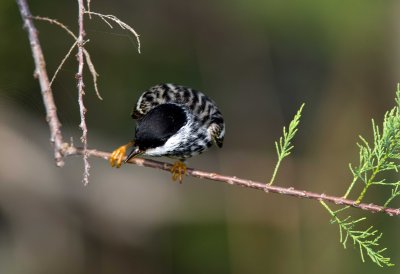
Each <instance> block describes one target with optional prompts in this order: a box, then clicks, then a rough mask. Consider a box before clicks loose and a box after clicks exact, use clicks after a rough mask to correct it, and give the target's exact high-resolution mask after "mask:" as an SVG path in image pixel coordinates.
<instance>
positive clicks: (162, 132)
mask: <svg viewBox="0 0 400 274" xmlns="http://www.w3.org/2000/svg"><path fill="white" fill-rule="evenodd" d="M131 116H132V118H133V119H135V120H137V124H136V130H135V137H134V139H133V140H132V141H131V142H129V143H128V144H126V145H123V146H121V147H119V148H118V149H116V150H114V152H113V153H112V154H111V157H110V163H111V166H116V167H120V166H121V164H122V161H123V159H124V158H125V155H126V150H127V149H128V148H129V147H132V146H133V147H134V149H133V150H132V151H131V152H130V153H129V154H128V156H127V157H126V158H125V161H124V162H127V161H129V160H130V159H131V158H133V157H135V156H138V155H148V156H167V157H170V158H177V159H179V160H180V161H178V162H176V163H175V164H174V165H173V167H172V169H171V172H172V175H173V176H172V178H173V179H174V180H177V179H178V180H179V181H180V182H182V175H183V174H185V173H186V166H185V164H184V163H183V161H184V160H185V159H187V158H189V157H192V156H194V155H197V154H200V153H202V152H203V151H205V150H206V149H208V148H209V147H210V146H211V145H212V144H213V143H215V144H216V145H217V146H218V147H222V144H223V141H224V135H225V123H224V119H223V117H222V114H221V112H220V111H219V109H218V107H217V105H216V104H215V102H214V101H213V100H211V99H210V98H208V97H207V96H206V95H204V94H203V93H202V92H200V91H197V90H194V89H191V88H187V87H183V86H179V85H174V84H162V85H157V86H154V87H151V88H150V89H149V90H147V91H145V92H143V93H142V95H141V96H140V97H139V99H138V101H137V103H136V106H135V108H134V109H133V112H132V115H131Z"/></svg>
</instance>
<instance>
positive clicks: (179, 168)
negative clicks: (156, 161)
mask: <svg viewBox="0 0 400 274" xmlns="http://www.w3.org/2000/svg"><path fill="white" fill-rule="evenodd" d="M171 173H172V180H174V181H177V180H179V183H182V179H183V176H184V175H186V165H185V164H184V163H183V162H182V161H178V162H176V163H175V164H174V165H173V166H172V167H171Z"/></svg>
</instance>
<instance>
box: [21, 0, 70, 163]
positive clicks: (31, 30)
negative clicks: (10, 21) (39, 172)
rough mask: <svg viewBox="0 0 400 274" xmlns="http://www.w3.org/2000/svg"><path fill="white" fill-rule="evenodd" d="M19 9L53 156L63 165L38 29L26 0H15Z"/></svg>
mask: <svg viewBox="0 0 400 274" xmlns="http://www.w3.org/2000/svg"><path fill="white" fill-rule="evenodd" d="M17 4H18V7H19V11H20V13H21V16H22V20H23V22H24V28H25V30H26V31H27V32H28V37H29V42H30V45H31V49H32V55H33V59H34V62H35V73H34V75H35V77H37V78H38V79H39V83H40V88H41V92H42V97H43V103H44V107H45V109H46V120H47V122H48V124H49V128H50V142H51V143H52V144H53V147H54V158H55V161H56V165H57V166H63V165H64V161H63V155H62V154H61V152H60V149H61V146H62V144H63V139H62V134H61V130H60V128H61V123H60V120H59V119H58V116H57V107H56V104H55V102H54V97H53V92H52V90H51V87H50V82H49V77H48V75H47V71H46V63H45V60H44V56H43V51H42V47H41V46H40V42H39V37H38V31H37V30H36V27H35V25H34V24H33V22H32V15H31V12H30V10H29V7H28V4H27V2H26V0H17Z"/></svg>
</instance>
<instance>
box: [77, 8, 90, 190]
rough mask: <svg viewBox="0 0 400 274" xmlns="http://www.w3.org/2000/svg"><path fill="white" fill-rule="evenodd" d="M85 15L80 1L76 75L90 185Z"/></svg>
mask: <svg viewBox="0 0 400 274" xmlns="http://www.w3.org/2000/svg"><path fill="white" fill-rule="evenodd" d="M84 14H85V6H84V4H83V0H78V15H79V16H78V25H79V35H78V40H77V42H78V54H77V59H78V73H77V74H76V79H77V80H78V104H79V114H80V116H81V123H80V125H79V127H80V128H81V129H82V136H81V142H82V144H83V165H84V171H83V183H84V184H85V185H87V184H88V183H89V169H90V164H89V160H88V157H89V156H88V154H87V152H86V151H87V142H88V141H87V133H88V129H87V125H86V117H85V115H86V112H87V109H86V107H85V105H84V103H83V96H84V95H85V90H84V88H85V84H84V83H83V67H84V65H85V59H84V47H83V45H84V40H83V38H84V36H85V29H84V25H83V15H84Z"/></svg>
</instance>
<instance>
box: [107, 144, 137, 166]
mask: <svg viewBox="0 0 400 274" xmlns="http://www.w3.org/2000/svg"><path fill="white" fill-rule="evenodd" d="M133 145H134V142H133V141H130V142H129V143H127V144H126V145H123V146H120V147H119V148H117V149H116V150H114V151H113V153H111V156H110V158H109V159H108V161H109V162H110V165H111V166H112V167H114V166H115V167H117V168H119V167H121V164H122V161H123V160H124V159H125V156H126V150H127V149H128V148H130V147H132V146H133Z"/></svg>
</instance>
